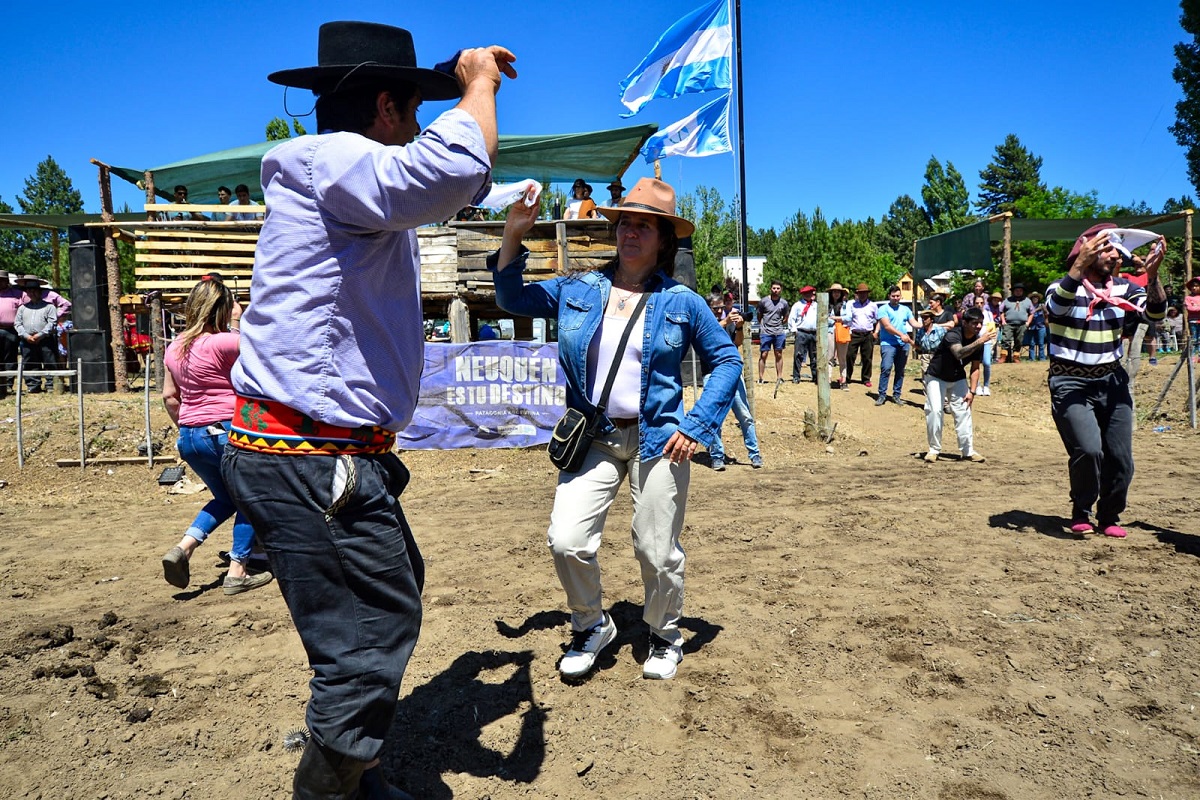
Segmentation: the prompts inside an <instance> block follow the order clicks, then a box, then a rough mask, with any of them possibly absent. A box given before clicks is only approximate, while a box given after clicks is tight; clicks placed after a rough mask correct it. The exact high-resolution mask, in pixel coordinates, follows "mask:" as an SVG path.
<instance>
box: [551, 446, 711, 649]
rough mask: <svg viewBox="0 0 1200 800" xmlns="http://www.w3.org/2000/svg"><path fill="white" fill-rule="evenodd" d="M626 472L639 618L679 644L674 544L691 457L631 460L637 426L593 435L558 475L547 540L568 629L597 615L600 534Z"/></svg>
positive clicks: (582, 626)
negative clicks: (574, 465)
mask: <svg viewBox="0 0 1200 800" xmlns="http://www.w3.org/2000/svg"><path fill="white" fill-rule="evenodd" d="M627 475H628V477H629V491H630V494H631V496H632V498H633V550H634V553H635V555H636V556H637V560H638V563H639V564H640V565H641V569H642V585H643V586H644V587H645V606H644V610H643V613H642V619H644V620H645V621H646V624H647V625H648V626H650V630H651V631H652V632H654V633H656V634H658V635H659V636H661V637H662V638H663V639H666V640H667V641H668V642H671V643H672V644H682V643H683V634H681V633H680V632H679V618H680V617H681V616H682V615H683V566H684V553H683V548H682V547H680V545H679V534H680V533H681V532H682V530H683V512H684V507H685V506H686V505H687V492H688V480H689V478H690V477H691V462H688V461H684V462H682V463H679V464H672V463H671V462H670V461H668V460H667V459H665V458H655V459H653V460H652V461H646V462H643V461H642V460H641V459H640V458H639V457H638V429H637V428H636V427H632V428H627V429H625V430H621V429H619V428H618V429H617V430H616V431H614V432H613V433H611V434H610V435H608V436H606V437H603V438H598V439H596V441H595V442H593V443H592V448H591V450H590V451H589V452H588V454H587V458H586V459H585V460H584V462H583V468H582V469H580V471H579V472H577V473H575V474H573V475H568V474H566V473H559V477H558V488H557V489H556V490H555V494H554V510H553V511H552V512H551V513H550V530H549V532H548V533H547V540H548V541H547V544H549V545H550V551H551V552H552V553H553V554H554V567H555V569H556V570H557V572H558V579H559V581H560V582H561V583H562V587H563V589H564V590H565V591H566V593H567V606H568V607H569V608H570V609H571V626H572V628H574V629H575V630H577V631H582V630H587V629H588V628H591V627H593V626H595V625H597V624H599V623H600V621H601V620H602V619H603V618H604V606H603V596H602V590H601V587H600V562H599V561H598V560H597V558H596V553H597V551H599V549H600V535H601V534H602V533H603V532H604V521H605V519H606V518H607V516H608V509H609V507H610V506H611V505H612V502H613V499H614V498H615V497H616V496H617V489H619V488H620V486H621V483H622V481H623V480H624V479H625V477H626V476H627Z"/></svg>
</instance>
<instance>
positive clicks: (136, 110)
mask: <svg viewBox="0 0 1200 800" xmlns="http://www.w3.org/2000/svg"><path fill="white" fill-rule="evenodd" d="M699 4H700V2H699V0H664V2H658V3H647V2H632V1H630V0H614V2H610V3H600V4H595V3H589V4H582V5H581V4H571V3H563V2H561V0H559V1H558V2H541V1H540V0H527V1H526V2H523V3H477V2H470V3H458V4H450V3H441V2H439V3H426V4H418V3H396V2H387V3H384V2H374V0H363V1H362V2H357V3H354V4H352V10H348V11H339V10H334V9H335V8H336V4H330V3H327V2H311V1H310V0H295V1H294V2H289V3H277V2H260V3H250V4H247V3H244V2H239V3H231V2H223V1H221V0H217V1H216V2H208V3H170V4H168V3H145V2H137V3H134V2H127V1H126V0H115V1H114V2H111V3H106V4H102V5H96V4H94V3H86V4H85V3H80V2H77V1H76V0H68V1H67V2H63V3H56V4H48V5H40V4H37V3H20V4H15V5H12V6H10V7H9V9H8V11H7V13H6V15H5V23H6V24H5V26H4V28H3V32H2V33H0V74H3V75H4V76H5V78H6V80H5V84H6V86H5V88H6V92H5V95H6V96H5V98H4V102H3V104H0V126H2V129H3V130H5V131H6V132H7V135H6V136H5V137H4V142H3V146H0V197H3V199H4V200H6V201H8V202H9V203H11V204H12V205H13V206H16V202H15V198H16V195H17V194H18V193H20V192H21V190H22V189H23V187H24V180H25V178H26V177H27V176H29V175H30V174H32V173H33V171H34V169H35V167H36V165H37V163H38V162H39V161H40V160H42V159H43V158H45V157H46V155H47V154H49V155H53V156H54V158H55V159H56V160H57V161H58V162H59V163H60V164H61V165H62V166H63V167H64V169H66V170H67V173H68V174H69V175H70V177H71V179H72V181H73V182H74V184H75V187H76V188H77V189H79V190H80V191H81V192H82V193H83V197H84V202H85V205H86V208H87V210H89V211H98V210H99V198H98V189H97V181H96V170H95V168H94V167H93V166H92V165H91V164H90V163H89V159H90V158H93V157H95V158H99V159H100V160H102V161H106V162H108V163H110V164H115V165H120V166H129V167H139V168H144V167H152V166H157V165H161V164H166V163H170V162H173V161H177V160H181V159H184V158H189V157H192V156H196V155H200V154H203V153H208V152H212V151H216V150H222V149H225V148H228V147H234V146H238V145H243V144H250V143H253V142H259V141H262V140H263V139H264V138H265V137H264V126H265V125H266V123H267V121H268V120H270V119H271V118H272V117H274V116H283V115H284V109H283V89H282V88H281V87H277V86H275V85H274V84H271V83H268V82H267V80H266V75H267V73H268V72H272V71H274V70H278V69H287V68H292V67H303V66H310V65H312V64H314V63H315V62H316V48H317V28H318V26H319V25H320V23H322V22H326V21H329V20H330V19H345V18H351V19H362V20H370V21H375V22H385V23H389V24H394V25H400V26H402V27H406V28H409V29H410V30H412V31H413V33H414V36H415V40H416V46H417V57H418V60H419V61H420V63H421V64H422V65H424V66H428V65H432V64H433V63H434V62H436V61H439V60H442V59H443V58H445V57H447V56H448V55H450V54H451V53H452V52H453V51H455V50H457V49H458V48H460V47H467V46H475V45H482V44H491V43H497V44H503V45H506V46H507V47H509V48H510V49H511V50H513V51H514V52H515V53H516V54H517V56H518V62H517V64H516V67H517V69H518V70H519V72H520V78H519V79H518V80H517V81H515V82H512V83H511V84H508V85H506V86H504V87H503V89H502V90H501V92H500V96H499V105H500V130H501V132H502V133H513V134H518V133H521V134H538V133H563V132H571V131H589V130H598V129H602V128H613V127H619V126H621V125H625V124H638V123H641V122H644V121H652V122H657V123H659V124H660V125H664V126H665V125H667V124H669V123H671V122H673V121H675V120H677V119H679V118H681V117H683V116H684V115H686V114H687V113H690V112H691V111H692V110H694V109H695V108H697V107H698V106H699V105H700V104H702V103H703V102H706V101H707V99H708V98H710V97H711V95H692V96H688V97H684V98H680V99H678V100H655V101H653V102H651V103H650V104H649V105H648V106H647V107H646V108H645V109H644V110H643V111H642V112H641V113H640V114H638V115H637V116H635V117H633V118H631V119H630V120H628V121H625V120H622V119H620V117H619V113H620V112H621V111H622V110H623V108H622V106H621V105H620V103H619V102H618V91H617V83H618V82H619V81H620V80H621V79H622V78H623V77H625V75H626V74H627V73H628V72H629V70H631V69H632V68H633V67H634V66H635V65H636V64H637V63H638V62H639V61H640V60H641V59H642V57H643V56H645V55H646V53H647V52H648V51H649V50H650V47H651V46H652V45H653V43H654V41H655V40H656V39H657V38H658V36H659V35H660V34H661V33H662V32H663V31H664V30H666V28H667V27H668V26H669V25H670V24H671V23H672V22H674V21H675V20H676V19H678V18H679V17H681V16H683V15H684V14H685V13H686V12H687V11H689V10H690V9H692V8H694V7H696V6H698V5H699ZM448 8H456V9H459V11H457V12H455V13H449V12H447V11H446V9H448ZM742 16H743V58H744V71H745V116H746V122H745V124H746V134H745V145H746V165H747V197H748V205H747V208H748V213H749V221H750V224H751V225H753V226H756V227H765V226H772V227H775V228H779V227H781V226H782V225H783V224H784V222H785V220H786V219H787V218H789V217H791V216H792V215H794V214H795V213H796V212H797V211H804V212H805V213H811V212H812V210H813V209H814V208H815V207H818V206H819V207H820V208H821V209H822V210H823V211H824V213H825V215H826V216H827V217H831V218H832V217H838V218H842V219H845V218H853V219H864V218H866V217H867V216H873V217H875V218H876V219H879V218H880V217H881V216H882V215H883V214H884V213H885V212H886V210H887V208H888V206H889V204H890V203H891V202H892V201H893V200H894V199H895V198H896V197H897V196H898V195H900V194H905V193H908V194H911V195H913V196H914V197H915V198H917V199H918V201H919V197H920V194H919V193H920V188H921V184H922V182H923V180H922V175H923V173H924V168H925V164H926V162H927V161H928V159H929V157H930V156H931V155H936V156H937V157H938V158H939V159H940V160H941V161H943V163H944V162H945V161H947V160H949V161H952V162H953V163H954V165H955V166H956V167H957V168H958V169H959V170H960V171H961V172H962V173H963V176H964V177H965V179H966V181H967V186H968V188H969V189H971V191H972V199H974V193H975V190H976V186H977V184H978V182H979V178H978V176H979V171H980V169H982V168H983V167H984V166H986V165H987V163H988V162H989V161H990V160H991V158H992V155H993V153H994V150H995V147H996V145H997V144H999V143H1000V142H1002V141H1003V139H1004V137H1005V135H1006V134H1008V133H1015V134H1017V135H1018V136H1019V137H1020V138H1021V141H1022V142H1023V143H1024V144H1025V145H1026V146H1027V147H1029V148H1030V149H1031V150H1033V152H1034V153H1036V154H1037V155H1040V156H1042V158H1043V159H1044V164H1043V167H1042V178H1043V180H1045V181H1046V182H1047V183H1048V184H1050V185H1062V186H1065V187H1067V188H1069V189H1071V190H1073V191H1078V192H1084V191H1089V190H1092V189H1094V190H1096V191H1097V192H1098V193H1099V197H1100V200H1101V201H1102V202H1106V203H1131V202H1134V201H1138V200H1144V201H1146V202H1147V203H1149V204H1150V205H1151V206H1152V207H1154V208H1158V207H1160V206H1161V205H1162V203H1163V201H1165V200H1166V199H1167V198H1168V197H1172V196H1174V197H1179V196H1181V195H1183V194H1193V193H1194V192H1193V190H1192V188H1191V186H1190V185H1189V184H1188V181H1187V174H1186V165H1185V163H1184V158H1183V151H1182V149H1181V148H1180V147H1179V146H1178V145H1177V144H1176V143H1175V141H1174V138H1173V137H1172V136H1171V135H1170V133H1168V132H1167V126H1168V125H1169V124H1171V123H1172V122H1173V121H1174V117H1175V110H1174V105H1175V102H1176V101H1177V100H1178V99H1179V97H1180V92H1179V88H1178V86H1177V85H1176V84H1175V82H1174V81H1173V80H1172V79H1171V69H1172V67H1173V66H1174V55H1173V52H1172V46H1173V45H1174V44H1175V43H1176V42H1178V41H1181V40H1182V39H1183V36H1184V34H1183V31H1182V29H1181V28H1180V27H1179V23H1178V19H1179V6H1178V3H1176V2H1172V0H1153V2H1150V3H1146V4H1140V5H1139V7H1138V8H1137V9H1136V10H1133V9H1132V7H1131V6H1130V5H1129V4H1128V3H1117V2H1112V1H1111V0H1093V1H1092V2H1083V1H1082V0H1081V1H1078V2H1077V1H1076V0H1049V2H1047V1H1046V0H1040V1H1039V2H1031V1H1030V0H1014V2H1008V3H974V2H973V3H963V2H961V0H959V1H958V2H950V1H947V2H917V3H904V4H901V3H894V2H891V0H863V2H857V3H855V2H845V1H844V0H837V1H833V2H827V1H826V0H820V1H819V2H792V1H791V0H764V2H756V1H755V0H746V2H745V3H744V4H743V7H742ZM288 100H289V105H291V106H292V107H293V108H296V107H299V108H302V109H303V108H306V107H307V106H310V105H311V95H307V93H305V92H299V91H292V92H289V95H288ZM449 105H450V104H433V103H430V104H426V106H425V107H424V109H423V111H422V121H424V122H428V121H429V120H431V119H433V117H434V116H435V115H436V114H437V113H439V111H440V110H443V109H445V108H448V107H449ZM302 122H304V123H305V124H306V125H307V126H308V127H309V128H310V129H312V128H313V127H315V125H314V123H313V120H312V117H308V118H304V119H302ZM648 174H652V173H651V167H650V166H649V165H646V164H645V163H644V162H643V161H642V160H641V159H640V158H639V160H638V161H637V162H636V163H635V165H634V166H633V167H632V168H631V170H630V172H629V173H627V180H626V185H631V184H632V180H630V178H636V177H638V176H641V175H648ZM663 177H664V178H665V179H666V180H668V181H669V182H671V183H673V184H675V186H676V188H678V189H680V190H682V191H689V190H691V189H693V188H694V187H695V186H697V185H708V186H714V187H716V188H718V189H720V190H721V192H722V194H723V195H724V196H725V197H727V198H732V197H733V196H734V194H735V192H736V191H737V189H736V161H735V159H734V157H732V156H728V155H723V156H713V157H709V158H704V159H683V158H671V159H667V160H665V161H663ZM598 188H599V187H598ZM114 191H115V193H116V200H117V204H118V206H119V205H120V204H121V203H122V202H128V203H129V204H130V206H131V207H134V208H138V207H140V205H141V203H142V202H143V196H142V194H141V193H140V192H138V191H137V190H136V189H134V188H133V187H131V186H129V185H128V184H125V183H124V182H123V181H120V180H114ZM601 191H602V190H601Z"/></svg>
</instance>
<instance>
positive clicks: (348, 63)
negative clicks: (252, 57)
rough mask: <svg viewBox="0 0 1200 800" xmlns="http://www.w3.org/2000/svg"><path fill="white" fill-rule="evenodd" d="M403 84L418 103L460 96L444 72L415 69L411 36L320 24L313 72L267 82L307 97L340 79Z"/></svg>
mask: <svg viewBox="0 0 1200 800" xmlns="http://www.w3.org/2000/svg"><path fill="white" fill-rule="evenodd" d="M363 78H368V79H384V80H393V81H406V82H408V83H412V84H416V86H417V88H419V89H420V90H421V98H422V99H424V100H453V99H454V98H457V97H461V96H462V89H461V88H460V87H459V85H458V79H457V78H455V77H454V75H453V74H451V73H449V72H442V71H440V70H433V69H426V68H423V67H418V66H417V54H416V50H415V49H414V48H413V39H412V34H411V33H409V32H408V31H406V30H404V28H395V27H393V26H391V25H381V24H379V23H376V22H326V23H325V24H324V25H322V26H321V29H320V31H319V32H318V34H317V66H315V67H302V68H300V69H285V70H282V71H280V72H272V73H271V74H270V75H268V76H267V80H269V81H271V82H272V83H278V84H279V85H281V86H292V87H295V88H297V89H312V90H313V91H318V90H323V91H329V90H331V89H332V88H333V87H334V86H335V85H337V83H338V82H339V81H342V80H343V79H346V80H352V81H353V82H354V83H360V82H361V79H363Z"/></svg>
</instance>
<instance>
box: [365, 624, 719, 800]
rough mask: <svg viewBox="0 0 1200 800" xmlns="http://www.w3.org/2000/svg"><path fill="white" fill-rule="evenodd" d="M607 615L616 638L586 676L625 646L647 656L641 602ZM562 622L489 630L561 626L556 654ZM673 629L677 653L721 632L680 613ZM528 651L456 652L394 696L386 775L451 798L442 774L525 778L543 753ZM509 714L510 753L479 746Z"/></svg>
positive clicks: (427, 794) (509, 634)
mask: <svg viewBox="0 0 1200 800" xmlns="http://www.w3.org/2000/svg"><path fill="white" fill-rule="evenodd" d="M609 613H610V614H611V615H612V618H613V620H614V621H615V622H616V624H617V630H618V634H617V638H616V641H615V642H614V643H613V644H612V645H610V646H609V647H607V648H605V650H604V652H603V653H602V654H601V655H600V657H599V658H598V659H597V660H596V669H595V670H593V671H592V673H591V674H592V675H595V674H596V673H597V672H603V671H604V670H608V669H611V668H612V667H613V666H615V665H616V663H617V658H618V657H619V654H620V652H621V651H622V650H623V649H625V647H626V646H628V647H629V651H630V653H631V656H632V658H633V659H634V660H635V661H637V662H638V663H639V664H640V663H641V662H642V661H644V660H645V659H646V657H647V656H648V655H649V636H650V631H649V628H647V627H646V624H645V623H644V622H643V621H642V607H641V606H639V605H636V604H634V603H630V602H628V601H621V602H619V603H617V604H616V605H614V606H613V607H612V609H611V610H610V611H609ZM569 626H570V615H568V614H567V613H565V612H563V611H539V612H538V613H536V614H533V615H532V616H530V617H528V618H527V619H525V620H524V621H523V622H521V624H520V625H518V626H516V627H513V626H512V625H509V624H508V623H506V622H504V621H503V620H497V621H496V629H497V630H498V631H499V632H500V634H501V635H502V636H504V637H506V638H509V639H519V638H521V637H522V636H524V635H526V634H527V633H530V632H532V631H539V630H549V629H551V628H562V632H563V651H564V652H565V651H566V647H567V643H568V642H569V639H570V636H569V633H568V630H569ZM679 627H680V628H682V629H683V630H684V631H685V632H686V633H687V636H688V638H687V641H686V642H684V645H683V652H684V655H685V656H686V655H688V654H691V653H696V652H698V651H699V650H700V649H701V648H703V647H705V646H706V645H708V644H709V643H710V642H712V641H713V640H714V639H716V637H717V636H718V635H719V634H720V632H721V631H722V628H721V626H720V625H713V624H712V623H710V622H707V621H705V620H702V619H698V618H696V617H684V618H683V619H681V620H680V621H679ZM533 657H534V656H533V652H532V651H530V650H522V651H513V652H506V651H500V650H492V651H489V652H483V653H481V652H468V653H463V654H462V655H461V656H459V657H458V658H457V659H455V661H454V663H453V664H451V665H450V668H449V669H447V670H446V671H445V672H442V673H441V674H439V675H437V676H435V677H434V678H433V679H432V680H430V681H429V682H428V683H426V684H424V685H422V686H419V687H417V688H416V689H414V690H413V693H412V694H411V695H409V696H408V697H406V698H404V699H403V700H401V701H400V705H399V707H398V708H397V709H396V717H395V719H394V720H393V721H392V728H391V731H390V732H389V733H388V742H389V745H388V747H387V752H385V753H384V755H383V756H382V761H383V769H384V774H385V775H386V776H387V777H388V779H389V780H391V782H392V783H394V784H395V785H396V786H397V787H399V788H402V789H404V790H406V791H408V792H411V793H412V794H413V795H415V796H417V797H421V798H426V799H427V800H446V798H450V797H452V796H453V792H452V791H451V789H450V787H449V786H447V785H446V783H445V782H444V781H443V780H442V776H443V775H445V774H446V773H466V774H468V775H474V776H476V777H497V778H500V779H502V780H505V781H509V782H511V783H524V784H529V783H532V782H533V781H534V779H536V778H537V776H538V773H539V772H540V771H541V768H542V763H543V762H544V761H545V757H546V740H545V735H544V728H545V722H546V711H545V710H544V709H542V708H541V707H540V706H538V705H537V703H536V702H535V701H534V697H533V686H532V682H531V679H530V665H531V664H532V663H533ZM505 675H507V677H504V676H505ZM584 680H585V681H586V679H584ZM509 716H519V717H520V731H519V733H518V735H517V741H516V744H515V745H513V747H512V749H511V751H510V752H508V753H502V752H499V751H497V750H493V749H491V748H490V747H487V746H485V745H483V744H482V743H481V742H480V740H479V739H480V735H481V733H482V731H483V729H484V728H485V727H486V726H488V725H491V724H493V723H495V722H497V721H499V720H502V719H504V718H505V717H509Z"/></svg>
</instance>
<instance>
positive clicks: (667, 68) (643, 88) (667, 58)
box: [620, 0, 733, 117]
mask: <svg viewBox="0 0 1200 800" xmlns="http://www.w3.org/2000/svg"><path fill="white" fill-rule="evenodd" d="M732 43H733V29H732V27H731V26H730V24H729V3H728V0H716V2H714V3H709V4H708V5H706V6H704V7H703V8H699V9H697V10H696V11H693V12H692V13H691V14H688V15H687V16H686V17H684V18H683V19H681V20H679V21H678V22H676V23H675V24H674V25H672V26H671V27H670V28H668V29H667V32H666V33H664V34H663V35H662V37H661V38H660V39H659V40H658V42H657V43H656V44H655V45H654V49H653V50H651V51H650V55H648V56H646V57H645V58H644V59H642V63H641V64H638V66H637V69H635V70H634V71H633V72H631V73H630V74H629V77H627V78H626V79H625V80H623V81H621V84H620V89H621V102H622V103H623V104H625V106H626V107H627V108H628V109H629V113H628V114H622V115H621V116H622V117H632V116H633V115H634V114H636V113H637V112H639V111H641V110H642V107H643V106H644V105H646V103H649V102H650V100H651V99H652V98H655V97H678V96H679V95H681V94H688V93H689V92H707V91H709V90H710V89H729V88H730V87H732V86H733V81H732V79H731V77H730V75H731V73H732V70H731V68H730V61H731V59H730V53H731V52H732Z"/></svg>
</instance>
